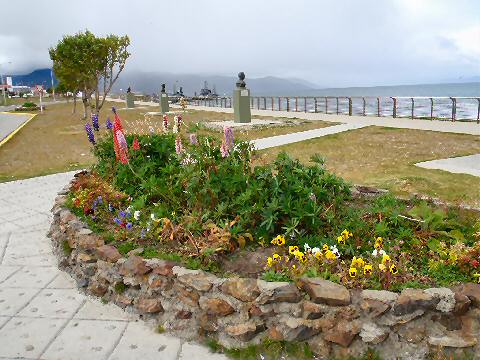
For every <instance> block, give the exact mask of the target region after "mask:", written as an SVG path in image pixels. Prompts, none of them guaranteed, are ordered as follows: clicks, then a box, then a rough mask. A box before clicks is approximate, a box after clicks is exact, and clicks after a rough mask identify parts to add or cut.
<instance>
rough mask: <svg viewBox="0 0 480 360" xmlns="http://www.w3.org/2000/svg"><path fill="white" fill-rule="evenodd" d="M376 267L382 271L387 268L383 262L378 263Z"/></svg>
mask: <svg viewBox="0 0 480 360" xmlns="http://www.w3.org/2000/svg"><path fill="white" fill-rule="evenodd" d="M378 268H379V269H380V270H382V271H385V270H387V267H386V266H385V265H384V264H379V265H378Z"/></svg>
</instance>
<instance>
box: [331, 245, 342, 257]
mask: <svg viewBox="0 0 480 360" xmlns="http://www.w3.org/2000/svg"><path fill="white" fill-rule="evenodd" d="M330 250H332V253H334V254H335V256H336V257H337V258H339V257H340V251H338V249H337V246H336V245H333V246H330Z"/></svg>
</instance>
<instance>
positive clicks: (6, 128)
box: [0, 112, 33, 144]
mask: <svg viewBox="0 0 480 360" xmlns="http://www.w3.org/2000/svg"><path fill="white" fill-rule="evenodd" d="M32 117H33V115H31V114H9V113H2V112H0V144H1V143H2V140H4V139H5V138H6V137H7V136H8V135H9V134H11V133H12V132H13V131H15V130H16V129H17V128H19V127H20V126H22V125H23V124H24V123H25V122H26V121H28V120H30V119H31V118H32Z"/></svg>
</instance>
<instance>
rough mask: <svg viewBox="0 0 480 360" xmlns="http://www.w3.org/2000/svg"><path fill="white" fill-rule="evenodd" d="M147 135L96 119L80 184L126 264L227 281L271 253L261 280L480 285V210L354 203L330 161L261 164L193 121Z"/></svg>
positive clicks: (75, 199) (245, 148)
mask: <svg viewBox="0 0 480 360" xmlns="http://www.w3.org/2000/svg"><path fill="white" fill-rule="evenodd" d="M143 125H145V124H143ZM147 125H148V124H147ZM135 130H136V129H133V134H125V132H124V130H123V126H122V124H121V121H120V119H119V118H118V116H117V115H116V114H115V121H114V123H112V122H111V121H110V120H109V119H108V120H107V125H106V129H105V130H102V131H100V125H99V121H98V117H96V116H94V117H93V118H92V124H91V125H90V124H87V125H86V131H87V135H88V138H89V140H90V141H91V142H92V144H94V154H95V155H96V157H97V159H98V163H97V165H96V166H95V167H94V168H93V170H92V172H91V173H85V174H83V175H81V176H79V177H78V178H77V179H76V181H75V182H74V183H73V184H72V189H71V192H70V195H69V201H68V203H67V205H68V206H69V207H70V208H71V209H72V210H73V211H74V212H75V213H76V214H77V215H79V216H82V217H83V218H84V220H85V221H87V222H88V223H89V225H90V226H91V228H92V229H93V230H94V231H96V232H99V233H101V234H102V236H103V237H104V238H106V239H107V240H108V241H109V242H110V243H111V244H112V245H115V246H116V247H117V248H118V249H119V251H120V252H121V253H122V254H126V253H128V252H129V251H132V250H135V249H137V250H136V251H137V252H139V254H141V255H143V256H144V257H149V258H155V257H156V258H163V259H172V260H176V261H180V262H182V263H183V264H185V265H187V266H188V267H190V268H194V269H198V268H202V269H205V270H208V271H213V272H215V273H218V274H221V273H223V272H225V271H227V272H228V271H229V270H228V266H224V265H225V263H226V262H228V261H229V260H228V259H229V258H231V257H232V254H233V255H234V256H235V255H237V254H238V253H240V254H244V252H242V251H245V249H246V250H248V251H249V252H247V254H251V253H252V252H255V251H257V249H266V251H265V254H266V255H265V258H264V260H263V264H261V266H259V267H258V269H257V271H256V272H253V274H251V276H255V277H258V276H261V277H263V278H264V279H266V280H285V281H294V280H296V279H298V278H300V277H302V276H311V277H315V276H321V277H323V278H325V279H330V280H332V281H334V282H338V283H341V284H343V285H345V286H347V287H349V288H366V289H391V290H397V291H398V290H401V289H402V288H405V287H429V286H449V285H452V284H455V283H460V282H468V281H480V274H479V272H480V264H479V260H478V259H479V257H480V242H479V239H480V221H479V220H478V217H479V216H478V213H476V212H471V211H467V210H458V209H457V210H456V209H452V208H448V207H439V206H434V205H431V204H428V203H426V202H424V201H419V200H411V201H401V200H398V199H396V198H394V197H392V196H391V195H388V194H383V195H380V196H377V197H374V198H367V197H362V196H352V191H351V188H350V185H349V184H347V183H346V182H345V181H344V180H343V179H341V178H338V177H336V176H335V175H333V174H331V173H329V172H328V171H327V170H326V169H325V168H324V166H323V160H322V159H321V158H320V157H319V156H316V157H314V158H313V159H312V162H313V165H309V166H306V165H302V164H301V163H299V162H298V161H295V160H292V159H290V158H289V157H288V155H286V154H281V155H279V157H278V158H277V159H276V160H275V161H274V162H273V163H272V164H262V165H259V164H258V161H257V162H256V163H255V162H254V160H255V153H254V152H253V151H252V149H251V146H250V145H249V144H248V143H244V142H239V143H235V140H234V135H233V132H232V130H231V129H230V128H225V131H224V137H223V139H221V140H219V139H215V138H211V137H210V138H209V137H206V138H197V136H196V134H195V133H187V132H186V131H185V129H183V128H182V119H181V116H175V117H174V122H173V125H172V124H169V119H168V117H167V116H164V118H163V121H162V126H161V129H158V127H156V126H155V124H153V123H152V124H151V125H150V126H149V131H148V133H147V134H143V135H139V134H138V133H139V132H140V131H135ZM95 133H99V134H100V133H103V134H102V136H98V135H97V139H96V138H95ZM187 139H188V140H187ZM237 268H238V267H237ZM237 272H238V271H237ZM240 274H241V275H246V274H244V273H242V272H241V270H240Z"/></svg>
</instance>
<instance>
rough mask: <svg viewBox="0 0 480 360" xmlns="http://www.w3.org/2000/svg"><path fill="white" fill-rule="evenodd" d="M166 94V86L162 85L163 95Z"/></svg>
mask: <svg viewBox="0 0 480 360" xmlns="http://www.w3.org/2000/svg"><path fill="white" fill-rule="evenodd" d="M164 92H165V84H162V93H164Z"/></svg>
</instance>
